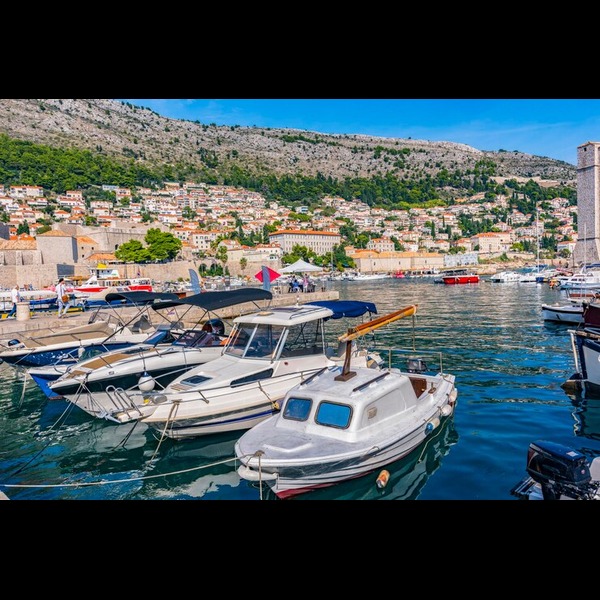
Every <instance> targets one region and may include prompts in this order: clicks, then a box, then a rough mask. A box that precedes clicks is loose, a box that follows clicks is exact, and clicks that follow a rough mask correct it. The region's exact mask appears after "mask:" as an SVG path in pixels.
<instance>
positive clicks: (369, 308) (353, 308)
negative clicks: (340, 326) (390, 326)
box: [311, 300, 377, 319]
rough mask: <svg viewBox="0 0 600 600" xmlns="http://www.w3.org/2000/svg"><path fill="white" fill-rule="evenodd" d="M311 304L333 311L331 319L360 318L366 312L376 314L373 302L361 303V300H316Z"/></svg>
mask: <svg viewBox="0 0 600 600" xmlns="http://www.w3.org/2000/svg"><path fill="white" fill-rule="evenodd" d="M311 304H313V305H315V306H322V307H323V308H328V309H329V310H331V311H333V315H332V316H331V317H330V318H331V319H341V318H342V317H361V316H362V315H364V314H365V313H367V312H368V313H372V314H375V315H376V314H377V307H376V306H375V304H373V302H363V301H362V300H316V301H315V302H311Z"/></svg>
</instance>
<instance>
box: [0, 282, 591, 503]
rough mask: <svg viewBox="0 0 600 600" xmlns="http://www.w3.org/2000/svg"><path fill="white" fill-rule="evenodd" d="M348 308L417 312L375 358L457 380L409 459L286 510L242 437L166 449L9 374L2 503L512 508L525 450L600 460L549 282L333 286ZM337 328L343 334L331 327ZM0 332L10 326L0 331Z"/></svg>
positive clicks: (3, 381)
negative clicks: (251, 461) (555, 449)
mask: <svg viewBox="0 0 600 600" xmlns="http://www.w3.org/2000/svg"><path fill="white" fill-rule="evenodd" d="M327 285H328V287H329V289H336V290H339V292H340V299H356V300H367V301H372V302H375V303H376V305H377V308H378V314H379V315H383V314H386V313H388V312H392V311H395V310H398V309H400V308H403V307H405V306H408V305H410V304H417V305H418V310H417V315H416V317H415V318H414V319H413V318H407V319H402V320H400V321H397V322H396V323H393V324H391V325H389V326H386V327H385V328H383V329H380V330H378V331H377V332H376V333H375V340H376V346H377V347H380V348H387V347H398V348H404V349H407V350H410V349H413V348H414V349H415V352H416V354H418V353H419V351H420V350H422V351H427V352H432V351H433V352H441V353H443V357H444V365H443V366H444V370H445V371H446V372H449V373H452V374H454V375H455V376H456V385H457V388H458V401H457V405H456V410H455V413H454V416H453V418H452V419H449V420H447V421H446V422H445V423H444V426H443V427H441V428H439V429H438V430H437V431H436V432H435V434H434V435H432V436H431V437H430V438H428V439H427V441H426V443H425V444H424V445H423V446H421V447H419V448H417V449H416V450H415V451H414V452H412V453H411V454H410V455H409V456H408V457H406V458H404V459H402V460H401V461H398V462H396V463H394V464H392V465H389V466H388V467H386V470H387V471H388V473H389V478H388V477H387V476H386V484H385V485H384V486H381V485H378V484H377V478H378V475H379V472H378V473H373V474H370V475H367V476H364V477H361V478H359V479H356V480H353V481H349V482H345V483H342V484H339V485H336V486H334V487H331V488H327V489H323V490H317V491H314V492H310V493H307V494H304V495H301V496H298V497H296V498H294V499H291V500H285V501H282V500H277V499H276V498H275V496H274V495H273V494H272V493H271V492H269V491H268V489H267V487H266V486H263V487H262V488H261V487H260V486H259V485H258V484H257V483H249V482H247V481H244V480H241V479H240V478H239V476H238V474H237V467H238V466H239V463H238V462H237V461H236V460H235V454H234V450H233V447H234V443H235V440H236V439H237V438H238V437H239V435H240V434H239V433H232V434H226V435H217V436H209V437H204V438H197V439H193V440H182V441H174V440H170V439H165V440H163V441H160V440H159V439H158V438H157V436H156V435H155V434H154V433H153V432H152V431H151V430H150V429H148V428H147V427H146V426H145V425H142V424H124V425H117V424H115V423H112V422H108V421H104V420H98V419H93V418H92V417H90V416H88V415H87V414H86V413H84V412H83V411H81V410H80V409H78V408H76V407H74V406H73V405H71V404H69V403H68V402H66V401H62V400H58V401H56V400H55V401H49V400H47V399H46V397H45V396H44V394H43V393H42V392H41V391H40V390H39V389H38V388H37V386H36V385H35V383H34V382H33V381H32V380H31V379H30V378H29V377H27V376H24V374H23V373H20V372H18V371H16V370H15V369H13V368H12V367H10V366H9V365H6V364H2V365H0V492H3V493H4V494H6V496H7V497H8V498H9V499H10V500H246V501H260V500H263V501H271V502H278V503H282V502H310V501H314V500H505V501H513V502H522V501H519V500H517V499H516V498H515V497H514V496H512V495H511V493H510V491H511V489H512V488H513V486H514V485H515V484H516V483H518V481H519V480H521V479H522V478H523V477H524V476H525V475H526V471H525V462H526V456H527V448H528V446H529V443H530V442H532V441H535V440H551V441H554V442H557V443H560V444H564V445H567V446H570V447H573V448H576V449H578V450H580V451H582V452H584V453H585V454H586V455H588V456H589V457H590V459H591V458H593V457H594V456H597V455H598V454H600V399H594V398H584V397H581V396H573V395H568V394H567V393H566V392H565V391H564V390H563V389H562V388H561V384H562V383H563V382H564V381H565V380H566V379H568V378H569V376H570V375H571V374H572V373H573V372H574V361H573V356H572V351H571V345H570V338H569V335H568V329H569V328H570V327H571V328H572V327H574V326H573V325H571V326H569V325H558V324H552V323H548V322H544V321H543V320H542V316H541V305H542V304H543V303H555V302H557V301H560V300H562V299H563V298H564V296H563V294H562V293H561V292H560V291H558V290H553V289H551V288H549V286H548V285H546V284H535V283H526V284H519V283H491V282H489V281H486V280H485V279H482V280H481V281H480V283H478V284H467V285H443V284H436V283H434V282H433V279H429V278H423V279H382V280H373V281H366V282H358V281H356V282H352V281H347V282H328V283H327ZM336 326H338V327H339V326H341V325H338V324H337V323H336ZM0 327H1V325H0Z"/></svg>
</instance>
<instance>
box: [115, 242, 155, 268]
mask: <svg viewBox="0 0 600 600" xmlns="http://www.w3.org/2000/svg"><path fill="white" fill-rule="evenodd" d="M115 256H116V258H118V259H119V260H121V261H123V262H135V263H140V262H149V261H150V260H152V254H151V252H150V250H149V249H148V248H144V245H143V244H142V242H140V241H139V240H129V241H128V242H125V243H124V244H121V245H120V246H119V247H118V248H117V249H116V250H115Z"/></svg>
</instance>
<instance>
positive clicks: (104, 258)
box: [85, 252, 117, 262]
mask: <svg viewBox="0 0 600 600" xmlns="http://www.w3.org/2000/svg"><path fill="white" fill-rule="evenodd" d="M85 260H86V261H88V262H89V261H92V260H102V261H110V260H113V261H115V260H117V257H116V256H115V255H114V254H109V253H107V252H96V253H95V254H90V255H89V256H88V257H86V259H85Z"/></svg>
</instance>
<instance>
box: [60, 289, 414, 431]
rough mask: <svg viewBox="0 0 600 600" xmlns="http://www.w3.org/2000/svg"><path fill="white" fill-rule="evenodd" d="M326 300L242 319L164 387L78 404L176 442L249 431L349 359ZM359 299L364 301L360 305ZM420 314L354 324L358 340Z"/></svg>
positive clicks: (364, 360) (355, 352)
mask: <svg viewBox="0 0 600 600" xmlns="http://www.w3.org/2000/svg"><path fill="white" fill-rule="evenodd" d="M326 303H327V301H319V302H318V303H315V304H304V305H292V306H279V307H270V308H268V309H264V310H261V311H258V312H255V313H251V314H248V315H242V316H239V317H236V318H235V319H234V328H233V330H232V332H231V334H230V335H229V337H228V339H227V343H226V345H225V346H224V350H223V354H222V355H221V356H220V357H219V358H217V359H215V360H212V361H210V362H208V363H206V364H203V365H199V366H198V367H195V368H193V369H191V370H190V371H188V372H187V373H185V374H183V375H180V376H179V377H177V378H176V379H175V380H173V381H172V382H171V383H170V384H169V385H168V386H166V388H165V389H164V390H160V391H150V392H144V391H141V392H137V393H125V392H120V393H119V394H118V396H119V398H118V399H117V398H116V394H115V393H113V394H109V393H107V394H106V396H107V398H105V399H103V402H102V403H100V402H99V401H98V396H97V395H96V396H95V397H94V402H93V403H88V402H86V399H85V398H84V399H83V400H82V399H81V398H73V399H72V401H73V402H74V403H75V404H76V405H77V406H79V407H80V408H82V409H83V410H85V411H86V412H88V413H89V414H92V415H94V416H102V417H103V418H107V419H109V420H113V421H116V422H119V423H122V422H127V421H131V420H137V419H139V420H140V421H141V422H143V423H144V424H146V425H148V426H149V427H151V428H153V429H156V430H158V431H159V432H160V433H161V435H164V436H167V437H171V438H174V439H182V438H188V437H197V436H203V435H210V434H213V433H222V432H225V431H236V430H243V429H249V428H250V427H252V426H253V425H255V424H257V423H259V422H260V421H262V420H264V419H266V418H267V417H269V416H271V415H272V414H275V413H276V412H277V411H278V410H279V402H280V401H281V400H282V399H283V397H284V396H285V394H286V392H287V391H288V390H289V389H290V388H292V387H293V386H294V385H296V384H297V383H300V382H301V381H304V380H306V379H307V378H308V377H310V376H311V375H313V374H314V373H315V372H317V371H319V370H321V369H322V368H324V367H329V366H333V365H336V364H342V363H345V361H346V360H349V355H348V346H347V344H345V343H342V342H341V341H340V343H339V344H338V345H337V347H335V348H334V347H333V346H330V345H329V344H328V343H327V336H326V335H325V328H324V323H325V321H328V320H329V319H331V318H333V317H334V314H335V313H334V310H333V308H335V307H333V308H331V307H328V306H327V305H326ZM338 303H339V305H340V308H341V312H342V313H343V314H346V315H347V316H350V317H357V316H361V315H363V314H365V313H366V312H369V313H371V312H373V309H374V308H375V306H374V305H373V304H372V303H370V302H353V301H332V302H329V304H330V305H336V304H338ZM356 304H360V305H362V307H361V306H359V307H358V308H359V309H360V310H356ZM348 306H349V307H350V309H349V311H346V308H345V307H348ZM375 312H376V311H375ZM415 312H416V306H415V305H411V306H409V307H407V308H404V309H401V310H399V311H395V312H394V313H391V314H389V315H384V316H382V317H378V318H377V319H373V320H372V321H366V322H365V323H362V324H361V325H358V326H356V328H354V329H355V330H356V333H357V337H360V336H364V335H366V334H367V333H370V332H372V331H374V330H375V329H377V328H379V327H382V326H384V325H387V324H389V323H392V322H394V321H396V320H398V319H401V318H403V317H406V316H410V315H413V314H415ZM342 316H343V315H342ZM349 352H350V354H351V355H352V359H353V361H354V362H355V363H356V364H357V365H359V366H365V367H369V368H372V369H374V370H377V369H379V368H381V364H382V359H381V357H380V356H378V355H377V353H376V352H372V351H368V350H367V349H363V348H360V347H358V346H357V345H355V344H352V345H351V347H350V350H349ZM68 399H69V398H68ZM117 400H118V402H117ZM100 404H102V406H99V405H100ZM117 404H118V406H117ZM100 410H102V412H100Z"/></svg>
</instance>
